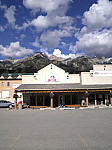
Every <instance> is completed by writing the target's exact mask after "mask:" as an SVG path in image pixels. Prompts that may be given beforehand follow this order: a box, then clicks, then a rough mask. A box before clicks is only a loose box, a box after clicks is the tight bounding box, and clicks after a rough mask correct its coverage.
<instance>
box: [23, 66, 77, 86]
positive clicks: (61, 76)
mask: <svg viewBox="0 0 112 150" xmlns="http://www.w3.org/2000/svg"><path fill="white" fill-rule="evenodd" d="M51 76H55V77H56V81H49V82H48V81H47V80H48V79H49V78H50V77H51ZM59 83H80V75H79V74H69V73H66V72H65V71H64V70H62V69H61V68H59V67H57V66H55V65H53V64H50V65H48V66H46V67H44V68H43V69H41V70H39V71H38V73H35V74H34V75H23V76H22V84H59Z"/></svg>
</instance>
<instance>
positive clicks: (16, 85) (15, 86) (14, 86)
mask: <svg viewBox="0 0 112 150" xmlns="http://www.w3.org/2000/svg"><path fill="white" fill-rule="evenodd" d="M20 85H21V84H13V85H12V88H14V89H16V88H17V87H19V86H20Z"/></svg>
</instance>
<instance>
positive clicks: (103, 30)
mask: <svg viewBox="0 0 112 150" xmlns="http://www.w3.org/2000/svg"><path fill="white" fill-rule="evenodd" d="M37 51H39V52H42V53H46V54H48V55H51V54H54V55H56V56H58V57H63V58H68V57H71V58H75V57H77V56H80V55H87V56H89V57H94V56H104V57H111V56H112V1H111V0H0V59H6V58H8V57H12V58H13V59H18V58H22V57H25V56H26V55H31V54H34V53H35V52H37Z"/></svg>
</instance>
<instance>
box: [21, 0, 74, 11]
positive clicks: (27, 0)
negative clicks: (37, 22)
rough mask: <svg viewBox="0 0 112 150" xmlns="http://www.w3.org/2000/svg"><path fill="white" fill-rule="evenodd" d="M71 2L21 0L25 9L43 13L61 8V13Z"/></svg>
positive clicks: (64, 0)
mask: <svg viewBox="0 0 112 150" xmlns="http://www.w3.org/2000/svg"><path fill="white" fill-rule="evenodd" d="M71 1H72V0H33V1H32V0H23V4H24V6H25V7H26V8H30V9H41V10H42V11H44V12H47V13H50V12H52V11H54V10H57V9H59V8H60V9H62V8H63V9H62V11H63V10H64V8H66V7H67V5H68V3H69V2H71Z"/></svg>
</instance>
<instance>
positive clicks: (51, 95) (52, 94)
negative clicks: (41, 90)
mask: <svg viewBox="0 0 112 150" xmlns="http://www.w3.org/2000/svg"><path fill="white" fill-rule="evenodd" d="M53 96H54V93H53V92H51V93H50V98H51V108H53Z"/></svg>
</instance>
